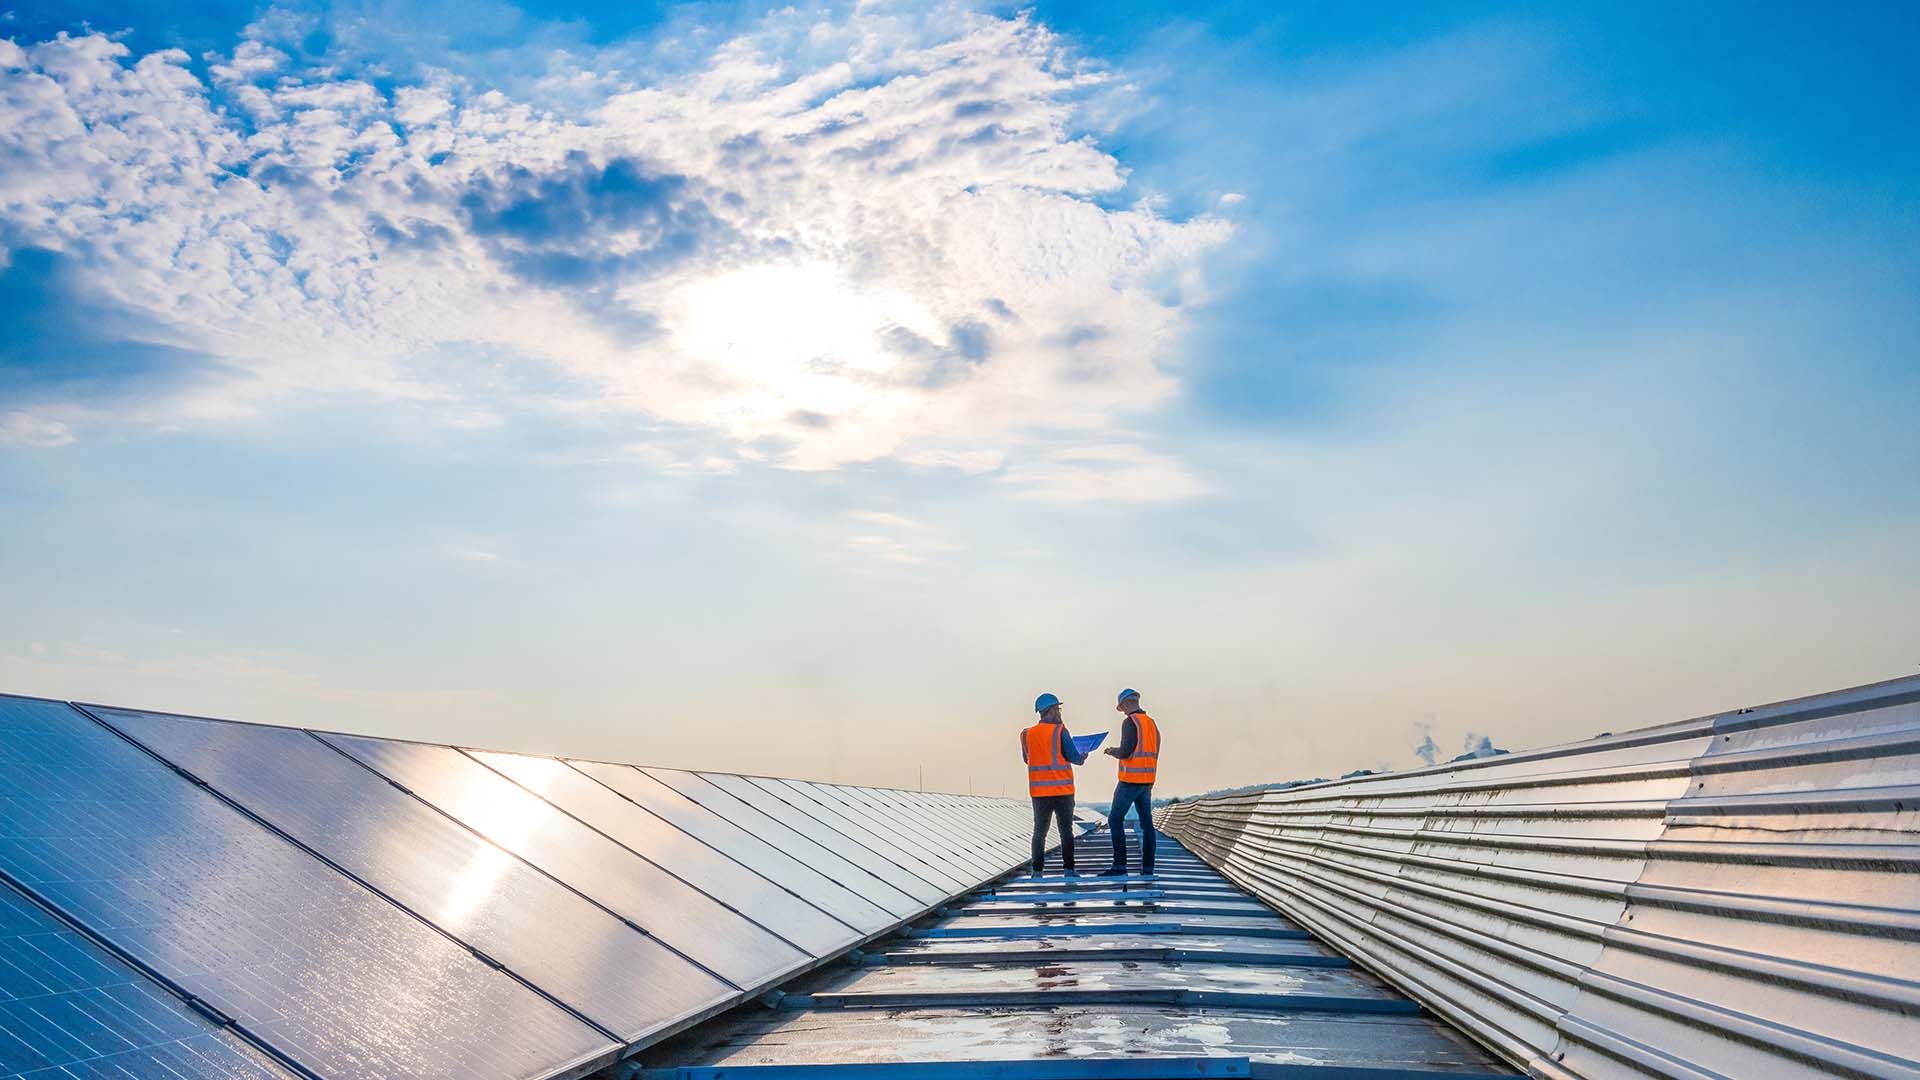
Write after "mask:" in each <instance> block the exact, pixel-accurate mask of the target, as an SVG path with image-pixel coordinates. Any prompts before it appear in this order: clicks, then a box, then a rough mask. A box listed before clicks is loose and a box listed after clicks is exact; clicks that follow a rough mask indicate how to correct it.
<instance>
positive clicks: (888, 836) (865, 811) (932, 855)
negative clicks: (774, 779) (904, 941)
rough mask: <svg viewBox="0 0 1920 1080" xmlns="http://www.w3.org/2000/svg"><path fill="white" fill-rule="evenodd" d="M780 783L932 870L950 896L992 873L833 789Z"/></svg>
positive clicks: (936, 880)
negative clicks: (937, 846) (942, 848)
mask: <svg viewBox="0 0 1920 1080" xmlns="http://www.w3.org/2000/svg"><path fill="white" fill-rule="evenodd" d="M778 783H780V784H781V785H782V786H784V787H786V788H788V789H789V790H792V791H797V792H799V793H801V794H802V795H805V796H806V797H807V798H809V799H812V800H814V801H815V802H816V803H817V804H819V805H820V806H821V807H823V808H824V809H825V810H826V811H827V813H829V814H831V815H835V816H836V817H837V818H838V819H839V820H840V821H845V822H854V823H857V824H858V825H859V826H860V827H861V828H863V829H865V830H866V831H867V832H868V833H869V834H871V835H873V836H875V837H878V838H879V839H881V840H885V841H887V842H888V843H891V844H893V845H894V846H895V847H896V848H899V849H900V850H902V851H905V852H907V853H908V854H909V855H911V856H912V858H913V859H915V860H916V861H917V862H918V863H919V864H920V865H921V866H925V867H928V868H930V870H931V873H932V874H933V875H935V876H933V882H934V884H936V885H944V886H947V892H948V893H949V894H952V893H956V892H962V891H964V890H965V889H966V888H967V887H968V886H969V885H971V884H972V883H973V882H976V881H979V880H980V879H981V878H984V877H988V876H991V875H992V873H993V871H991V870H989V869H987V868H986V867H984V866H980V867H975V866H972V865H971V864H969V863H967V862H966V860H964V859H963V858H961V857H960V856H956V855H954V854H953V853H952V852H949V851H943V850H938V849H936V847H935V846H934V844H933V843H932V841H930V840H928V839H927V838H926V837H925V836H923V835H922V834H920V833H919V832H917V831H915V830H912V829H909V828H907V827H905V826H903V825H901V824H899V823H898V822H895V821H893V820H892V819H891V818H889V817H888V816H887V815H885V814H883V813H881V812H880V811H879V810H877V809H875V808H874V807H873V806H872V805H871V804H869V803H866V802H862V801H859V800H856V799H850V798H848V797H847V796H845V795H844V794H842V793H840V792H839V791H836V790H834V789H833V788H832V787H831V786H830V785H827V784H815V783H809V782H807V781H804V780H781V781H778ZM829 820H830V821H831V820H832V819H829ZM920 874H921V876H922V877H927V876H929V874H928V873H927V872H925V871H920Z"/></svg>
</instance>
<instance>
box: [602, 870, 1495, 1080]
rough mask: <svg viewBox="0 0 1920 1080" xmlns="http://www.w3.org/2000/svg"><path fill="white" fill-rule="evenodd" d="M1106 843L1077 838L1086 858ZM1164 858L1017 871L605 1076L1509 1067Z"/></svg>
mask: <svg viewBox="0 0 1920 1080" xmlns="http://www.w3.org/2000/svg"><path fill="white" fill-rule="evenodd" d="M1131 841H1132V837H1129V842H1131ZM1108 845H1109V840H1108V838H1107V835H1106V834H1105V833H1104V832H1102V833H1099V834H1097V835H1094V836H1091V837H1085V838H1082V839H1081V840H1080V841H1079V844H1078V845H1077V847H1079V849H1080V851H1081V857H1080V860H1079V861H1080V863H1081V865H1082V866H1084V867H1093V868H1095V869H1097V868H1099V867H1101V866H1104V865H1105V864H1106V862H1107V857H1108V856H1107V853H1108ZM1136 860H1137V856H1136ZM1158 863H1159V866H1158V869H1159V871H1160V872H1159V874H1158V875H1157V876H1156V877H1155V878H1153V879H1150V880H1149V879H1145V878H1141V877H1133V878H1128V879H1106V878H1094V877H1080V878H1066V877H1060V876H1048V877H1042V878H1035V877H1031V876H1027V875H1024V874H1021V875H1008V876H1006V877H1003V878H1001V879H999V880H998V881H996V882H993V883H990V884H988V885H986V886H983V887H982V888H980V889H977V890H975V891H974V892H973V893H971V894H969V895H968V896H967V897H965V899H964V901H963V902H956V903H954V904H951V905H949V906H947V907H943V908H940V909H938V910H937V911H935V912H934V913H933V914H932V915H930V916H929V917H928V918H926V919H922V920H920V921H918V922H916V923H915V924H913V925H912V926H909V927H907V928H905V929H903V930H901V931H900V932H899V933H897V934H895V935H893V936H892V937H889V938H886V939H883V940H881V941H879V942H876V943H875V944H874V945H873V946H872V947H871V948H870V949H868V950H867V951H865V952H863V953H859V952H857V953H855V954H853V955H851V956H849V957H848V958H847V960H846V961H844V962H842V963H839V964H836V965H833V966H829V967H825V968H821V969H819V970H817V971H815V972H813V973H811V974H809V975H806V976H804V977H802V978H800V979H798V980H796V981H795V982H793V983H790V984H788V985H786V986H784V987H783V988H782V989H781V990H780V991H776V992H774V993H770V994H768V995H766V996H765V997H764V998H763V999H762V1001H761V1003H760V1004H759V1005H749V1006H746V1007H744V1008H741V1009H737V1010H735V1011H733V1012H731V1013H728V1014H725V1015H723V1016H720V1017H717V1018H715V1019H713V1020H711V1021H708V1022H707V1023H704V1024H701V1025H699V1026H698V1027H695V1028H692V1029H690V1030H688V1031H686V1032H684V1033H682V1034H680V1035H678V1036H676V1037H674V1038H672V1039H669V1040H668V1041H666V1042H662V1043H660V1044H658V1045H656V1046H654V1047H652V1048H650V1049H648V1050H646V1051H643V1052H642V1054H641V1055H640V1056H639V1057H638V1058H637V1059H635V1060H633V1061H629V1062H627V1063H626V1064H624V1065H622V1066H620V1067H619V1070H618V1071H617V1072H615V1073H614V1075H615V1076H618V1077H621V1078H623V1080H721V1078H722V1077H741V1078H763V1080H777V1078H781V1077H795V1078H816V1077H820V1078H824V1077H841V1076H849V1077H853V1076H866V1075H872V1074H889V1075H894V1076H900V1075H908V1074H910V1075H912V1076H916V1077H921V1076H926V1077H954V1078H959V1077H968V1078H973V1077H992V1078H996V1080H1019V1078H1033V1080H1048V1078H1064V1077H1103V1078H1104V1077H1110V1078H1128V1077H1180V1076H1266V1077H1301V1078H1314V1080H1375V1078H1378V1080H1386V1078H1388V1077H1406V1078H1418V1077H1423V1076H1426V1077H1434V1078H1436V1080H1438V1078H1443V1077H1444V1078H1447V1080H1462V1078H1466V1077H1512V1076H1514V1075H1516V1074H1514V1073H1511V1072H1509V1071H1507V1070H1506V1069H1505V1068H1504V1067H1503V1066H1501V1065H1500V1064H1499V1062H1498V1061H1496V1060H1495V1059H1494V1058H1492V1057H1491V1056H1489V1055H1488V1054H1487V1053H1486V1052H1485V1051H1483V1050H1481V1049H1480V1048H1479V1047H1478V1046H1476V1045H1475V1044H1474V1043H1473V1042H1471V1041H1470V1040H1468V1039H1467V1038H1466V1037H1464V1036H1463V1035H1461V1034H1460V1033H1459V1032H1457V1031H1456V1030H1455V1029H1453V1028H1452V1027H1450V1026H1448V1025H1447V1024H1445V1023H1444V1022H1442V1021H1440V1020H1438V1019H1436V1018H1434V1017H1432V1016H1431V1015H1428V1014H1426V1013H1424V1012H1423V1011H1422V1010H1421V1009H1420V1008H1419V1007H1418V1006H1417V1005H1415V1004H1414V1003H1413V1002H1412V1001H1410V1000H1408V999H1407V998H1405V997H1402V996H1400V995H1399V994H1398V993H1396V992H1395V991H1394V990H1392V989H1391V988H1390V987H1388V986H1386V985H1385V984H1384V983H1382V982H1381V981H1380V980H1378V979H1376V978H1374V977H1373V976H1371V975H1369V974H1367V973H1366V972H1364V971H1361V970H1360V969H1358V968H1355V967H1353V966H1352V965H1351V964H1350V963H1349V961H1348V960H1347V959H1346V958H1345V957H1343V956H1341V955H1339V954H1338V953H1335V952H1333V951H1331V950H1330V949H1328V948H1327V947H1325V946H1324V945H1323V944H1321V943H1320V942H1318V941H1316V940H1314V938H1313V936H1312V935H1311V934H1309V933H1308V932H1306V931H1305V930H1302V929H1301V928H1300V927H1299V926H1297V925H1295V924H1294V923H1292V922H1289V921H1288V920H1286V919H1284V918H1282V917H1281V916H1279V915H1277V914H1275V913H1274V912H1273V911H1271V910H1270V909H1268V908H1266V907H1265V906H1263V905H1261V904H1260V903H1259V902H1258V901H1256V900H1254V899H1252V898H1251V897H1249V896H1248V895H1247V894H1245V893H1243V892H1241V891H1240V890H1239V889H1238V888H1236V887H1235V886H1233V885H1232V884H1231V883H1229V882H1228V881H1227V880H1226V879H1225V878H1223V877H1221V876H1220V875H1219V874H1217V873H1215V872H1214V871H1213V870H1212V869H1210V868H1209V867H1208V866H1207V865H1206V864H1205V863H1202V862H1201V861H1200V860H1199V859H1198V858H1196V857H1195V856H1194V855H1193V854H1192V853H1190V852H1188V851H1187V850H1186V849H1185V848H1183V847H1181V846H1180V845H1179V844H1178V843H1177V842H1175V841H1173V840H1172V839H1171V838H1169V837H1166V836H1165V835H1162V836H1161V838H1160V841H1159V858H1158ZM1134 865H1136V866H1137V865H1138V862H1137V861H1136V862H1135V864H1134Z"/></svg>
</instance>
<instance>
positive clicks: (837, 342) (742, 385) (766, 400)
mask: <svg viewBox="0 0 1920 1080" xmlns="http://www.w3.org/2000/svg"><path fill="white" fill-rule="evenodd" d="M663 321H664V323H665V325H666V329H667V331H668V333H669V334H670V335H671V340H672V344H673V348H674V351H675V352H676V353H678V354H679V355H680V356H681V357H682V358H683V359H684V360H685V361H686V362H688V363H690V364H693V365H696V366H698V367H701V368H704V369H705V370H706V371H707V372H708V373H710V374H713V375H716V376H719V377H721V378H723V379H724V380H726V381H727V382H728V383H729V384H730V390H731V400H732V402H733V404H734V405H735V407H736V408H738V409H739V410H740V411H742V412H749V413H755V414H760V415H768V416H794V415H800V416H818V417H825V418H831V417H835V416H840V415H844V414H846V413H848V412H851V411H853V410H857V409H859V408H861V407H862V406H863V405H865V404H867V403H869V402H870V401H871V400H872V399H873V398H874V397H875V396H877V395H879V394H881V393H884V392H885V391H886V389H887V386H888V384H889V381H890V378H891V377H892V376H893V375H895V374H896V369H897V368H898V366H899V363H900V360H899V357H897V356H896V355H895V354H894V353H893V352H891V351H890V350H889V349H888V348H887V345H886V339H887V335H888V334H889V333H890V332H892V331H894V330H895V329H896V328H900V329H905V330H908V331H911V332H912V333H914V334H916V335H919V336H922V337H932V338H936V339H937V338H938V337H940V336H943V332H942V331H941V330H940V329H939V324H938V321H937V320H935V319H934V318H933V317H932V316H931V315H930V314H928V313H927V311H926V309H925V308H924V307H923V306H922V305H921V304H919V303H918V302H917V301H915V300H914V299H913V298H912V297H911V296H909V295H908V294H906V293H904V292H902V291H899V290H897V289H881V288H868V287H861V286H856V285H854V284H852V283H851V282H849V281H848V280H847V278H846V277H845V275H843V274H841V273H839V272H838V271H836V270H835V269H834V268H833V267H831V266H829V265H826V264H823V263H798V264H762V265H757V266H750V267H744V268H740V269H735V270H728V271H724V272H722V273H720V274H717V275H714V276H711V277H706V278H702V279H699V280H696V281H693V282H690V283H688V284H687V285H685V286H683V287H682V288H681V289H679V290H678V291H677V292H676V293H675V294H674V295H673V297H672V298H671V299H670V300H669V301H668V303H667V305H666V312H665V318H664V320H663Z"/></svg>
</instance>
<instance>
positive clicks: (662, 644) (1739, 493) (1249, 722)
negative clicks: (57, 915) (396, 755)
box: [0, 0, 1920, 796]
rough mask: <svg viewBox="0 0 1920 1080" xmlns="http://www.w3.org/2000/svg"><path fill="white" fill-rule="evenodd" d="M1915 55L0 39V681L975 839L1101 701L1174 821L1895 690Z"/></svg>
mask: <svg viewBox="0 0 1920 1080" xmlns="http://www.w3.org/2000/svg"><path fill="white" fill-rule="evenodd" d="M1916 45H1920V11H1916V9H1915V8H1914V7H1913V6H1912V5H1910V4H1898V3H1895V4H1871V3H1862V4H1850V5H1842V6H1839V7H1835V6H1833V5H1816V4H1764V5H1753V4H1732V3H1727V4H1714V3H1702V4H1691V5H1670V4H1651V3H1648V4H1638V3H1612V2H1609V3H1593V4H1574V3H1568V4H1521V3H1511V4H1503V3H1492V4H1459V5H1431V4H1413V3H1408V4H1388V3H1367V4H1352V3H1338V4H1336V3H1284V2H1261V3H1218V4H1211V5H1208V4H1197V5H1196V4H1144V3H1143V4H1112V3H1082V2H1067V0H1060V2H1045V0H1043V2H1039V3H1035V4H1032V5H1030V6H1027V5H1023V6H1012V5H1005V4H990V3H987V4H967V3H936V4H915V3H904V2H902V3H895V2H878V0H876V2H859V3H840V4H826V5H811V4H803V5H792V6H789V5H785V4H780V5H774V4H757V3H746V2H731V3H718V2H716V3H686V4H671V5H668V4H651V5H650V4H646V3H638V4H634V3H620V4H613V3H594V2H584V3H553V4H548V3H535V4H527V5H515V4H511V3H506V2H500V0H463V2H461V3H459V4H453V3H436V2H431V0H428V2H413V0H363V2H346V3H338V4H330V5H326V4H306V3H266V4H261V3H251V2H216V3H209V4H203V5H190V6H185V5H173V4H167V5H162V4H153V3H115V2H110V0H98V2H80V3H69V2H66V0H56V2H50V3H34V4H29V5H27V6H24V7H14V8H11V9H7V10H5V11H0V511H3V513H0V597H4V602H0V689H4V690H7V691H11V692H16V693H26V694H36V695H43V696H50V697H59V698H67V699H74V700H82V701H97V702H107V703H114V704H125V705H135V706H142V707H149V708H156V709H168V710H175V711H180V712H187V713H194V714H200V715H214V716H225V717H233V718H238V719H249V720H257V721H263V722H270V723H283V724H301V725H308V726H315V727H322V728H328V729H333V730H346V731H354V732H366V733H372V734H382V735H392V736H400V737H407V738H420V739H430V740H435V741H449V742H458V743H463V744H467V745H480V746H489V747H501V748H508V749H517V750H528V751H537V752H547V753H567V754H573V755H578V756H587V757H599V758H608V759H615V760H626V761H639V762H644V763H655V764H663V765H673V766H684V767H695V768H715V769H726V770H730V771H744V772H767V773H775V774H783V775H797V776H805V777H814V778H821V779H829V780H837V781H846V782H858V783H865V784H892V785H899V786H908V787H911V786H916V785H919V784H923V783H924V784H925V786H927V787H929V788H944V789H947V790H960V791H966V790H973V791H979V792H984V793H989V794H1002V793H1005V794H1016V795H1017V794H1019V793H1020V790H1021V788H1020V781H1021V777H1022V776H1023V775H1024V773H1023V771H1022V769H1021V767H1020V764H1019V761H1018V756H1017V750H1016V743H1015V737H1014V736H1015V733H1016V732H1017V731H1018V730H1019V729H1020V728H1021V727H1022V726H1024V725H1026V724H1028V723H1030V722H1031V721H1032V713H1031V711H1030V710H1031V702H1032V701H1033V699H1034V697H1035V696H1036V695H1038V694H1039V693H1041V692H1043V691H1044V692H1052V693H1056V694H1058V695H1059V696H1061V697H1062V698H1064V699H1065V700H1066V702H1067V704H1066V718H1067V723H1068V726H1069V727H1070V728H1072V729H1074V730H1076V731H1079V732H1082V733H1085V732H1091V731H1095V730H1101V729H1109V728H1113V727H1114V726H1115V725H1116V723H1117V721H1118V715H1117V714H1116V713H1115V712H1114V711H1113V705H1112V703H1113V701H1114V695H1115V693H1116V692H1117V691H1118V690H1119V689H1120V688H1121V687H1123V686H1127V687H1137V688H1139V689H1140V690H1141V691H1142V692H1143V694H1144V700H1145V704H1146V706H1147V708H1148V709H1149V710H1150V711H1151V712H1153V714H1154V715H1155V716H1156V718H1158V719H1159V721H1160V723H1161V726H1162V728H1163V731H1164V734H1165V737H1166V740H1167V743H1166V753H1165V754H1164V756H1163V758H1162V768H1161V776H1160V783H1159V785H1158V789H1157V792H1156V793H1157V794H1162V795H1169V794H1179V793H1183V792H1197V791H1203V790H1208V789H1213V788H1219V787H1224V786H1234V785H1240V784H1248V783H1256V782H1264V781H1276V780H1285V779H1293V778H1301V777H1310V776H1333V775H1338V774H1340V773H1343V772H1346V771H1349V770H1352V769H1358V768H1371V769H1384V768H1402V767H1407V766H1410V765H1413V764H1415V763H1416V762H1417V761H1418V760H1419V756H1420V755H1419V751H1420V750H1421V749H1422V748H1430V747H1433V746H1437V747H1438V752H1439V753H1440V754H1441V755H1442V756H1443V757H1444V756H1447V755H1450V754H1451V753H1455V752H1458V751H1459V749H1465V748H1469V747H1471V746H1475V745H1479V744H1480V743H1481V741H1482V740H1486V739H1490V740H1492V742H1493V744H1494V745H1497V746H1500V747H1503V748H1509V749H1518V748H1525V747H1530V746H1541V745H1547V744H1551V743H1556V742H1562V741H1567V740H1572V739H1579V738H1584V737H1587V736H1591V735H1594V734H1596V733H1599V732H1602V731H1619V730H1625V729H1628V728H1633V727H1640V726H1645V725H1649V724H1655V723H1663V722H1667V721H1672V720H1677V719H1683V718H1686V717H1690V716H1695V715H1700V714H1704V713H1709V712H1715V711H1720V710H1724V709H1730V708H1735V707H1740V706H1746V705H1753V704H1758V703H1761V702H1766V701H1770V700H1776V699H1780V698H1785V697H1792V696H1798V695H1802V694H1808V693H1815V692H1820V691H1824V690H1829V689H1836V688H1839V687H1843V686H1848V685H1854V684H1859V683H1864V682H1870V681H1876V680H1880V679H1886V678H1893V677H1897V676H1902V675H1908V674H1912V673H1914V672H1915V671H1916V670H1920V433H1917V429H1916V426H1915V423H1914V417H1915V416H1916V415H1920V302H1916V299H1917V298H1920V182H1917V181H1920V124H1916V123H1915V121H1914V116H1913V102H1914V101H1915V100H1917V99H1920V74H1917V71H1920V69H1916V68H1915V67H1914V65H1912V64H1911V63H1910V58H1911V56H1912V54H1913V51H1914V48H1915V46H1916ZM1429 739H1431V740H1432V742H1428V740H1429ZM1428 752H1429V753H1432V752H1433V751H1432V750H1431V749H1428ZM1102 763H1105V759H1096V764H1094V765H1090V766H1089V767H1088V768H1087V770H1086V771H1085V772H1084V774H1083V779H1082V784H1081V787H1082V790H1083V793H1087V794H1090V795H1093V796H1098V795H1100V794H1102V793H1103V790H1102V789H1101V787H1100V785H1101V784H1103V783H1107V782H1110V781H1111V777H1110V776H1109V775H1108V774H1107V771H1106V769H1108V768H1111V765H1110V764H1107V765H1105V767H1104V768H1103V767H1102Z"/></svg>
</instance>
